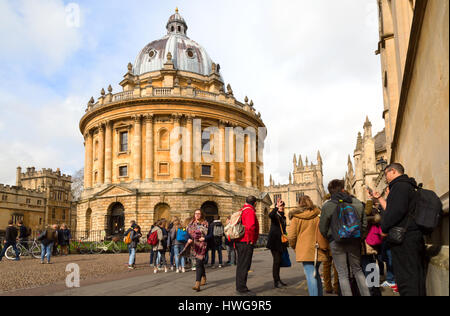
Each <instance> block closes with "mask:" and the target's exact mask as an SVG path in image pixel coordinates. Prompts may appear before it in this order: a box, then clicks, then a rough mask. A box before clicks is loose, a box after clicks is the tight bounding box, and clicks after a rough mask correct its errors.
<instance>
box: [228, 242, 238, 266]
mask: <svg viewBox="0 0 450 316" xmlns="http://www.w3.org/2000/svg"><path fill="white" fill-rule="evenodd" d="M227 253H228V262H229V263H230V264H236V249H234V247H233V245H227Z"/></svg>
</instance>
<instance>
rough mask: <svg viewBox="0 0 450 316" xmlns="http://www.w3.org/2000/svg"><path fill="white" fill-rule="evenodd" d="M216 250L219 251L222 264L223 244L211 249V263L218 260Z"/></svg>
mask: <svg viewBox="0 0 450 316" xmlns="http://www.w3.org/2000/svg"><path fill="white" fill-rule="evenodd" d="M216 251H217V252H218V253H219V264H220V265H222V246H215V247H214V248H213V249H211V264H214V263H215V262H216Z"/></svg>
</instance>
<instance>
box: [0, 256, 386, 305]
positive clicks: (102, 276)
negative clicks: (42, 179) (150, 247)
mask: <svg viewBox="0 0 450 316" xmlns="http://www.w3.org/2000/svg"><path fill="white" fill-rule="evenodd" d="M291 251H292V250H291ZM224 257H226V255H225V256H224ZM291 258H294V253H293V252H291ZM52 261H53V264H51V265H47V264H44V265H41V264H40V260H32V259H23V260H21V261H19V262H13V261H5V259H4V260H3V261H2V262H0V276H1V278H0V287H1V291H0V295H7V296H9V295H11V296H16V295H58V296H84V295H88V296H100V295H102V296H103V295H105V296H117V295H119V296H124V295H133V296H235V273H236V268H235V267H234V266H227V267H223V268H216V269H213V268H207V270H206V274H207V279H208V284H207V285H206V286H204V287H202V291H201V292H198V293H197V292H194V291H193V290H192V289H191V288H192V286H193V285H194V282H195V272H194V271H187V272H186V273H179V274H177V273H175V272H171V271H170V272H168V273H164V272H159V273H157V274H154V273H153V269H152V268H151V267H150V266H149V254H148V253H138V254H137V260H136V265H137V269H136V270H131V271H130V270H128V268H127V261H128V255H127V254H118V255H115V254H102V255H71V256H66V257H54V259H53V260H52ZM70 263H76V264H78V265H79V267H80V279H81V286H80V288H73V289H68V288H67V287H66V283H65V279H66V277H67V275H68V272H66V266H67V265H68V264H70ZM281 278H282V279H283V281H284V282H286V283H287V284H288V287H287V288H284V289H274V288H273V280H272V256H271V254H270V251H263V250H257V251H255V254H254V258H253V263H252V272H251V273H250V274H249V279H248V287H249V288H250V289H251V290H252V291H254V292H256V293H257V295H258V296H308V292H307V286H306V280H305V276H304V273H303V268H302V266H301V264H299V263H293V266H292V267H291V268H282V270H281ZM390 292H392V291H391V290H384V291H383V295H392V293H390Z"/></svg>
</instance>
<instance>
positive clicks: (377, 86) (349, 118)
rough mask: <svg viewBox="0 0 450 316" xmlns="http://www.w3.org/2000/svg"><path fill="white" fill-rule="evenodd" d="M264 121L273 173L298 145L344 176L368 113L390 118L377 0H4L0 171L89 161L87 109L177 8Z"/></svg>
mask: <svg viewBox="0 0 450 316" xmlns="http://www.w3.org/2000/svg"><path fill="white" fill-rule="evenodd" d="M176 7H178V8H179V10H180V11H179V12H180V14H181V15H182V16H183V17H184V19H185V20H186V22H187V24H188V27H189V29H188V32H187V35H188V37H189V38H191V39H193V40H194V41H196V42H197V43H199V44H200V45H201V46H203V47H204V48H205V49H206V51H207V52H208V54H209V55H210V57H211V58H212V59H213V61H214V62H215V63H218V64H220V65H221V70H220V71H221V73H222V77H223V78H224V80H225V85H227V84H231V86H232V88H233V92H234V95H235V97H236V98H237V99H238V100H240V101H241V102H242V101H243V100H244V98H245V96H248V98H249V99H251V100H253V102H254V104H255V108H256V111H257V112H261V115H262V119H263V121H264V123H265V124H266V126H267V129H268V136H267V140H266V146H265V153H264V172H265V181H266V184H268V182H269V176H270V175H272V177H273V179H274V180H275V182H276V183H281V184H285V183H288V179H289V172H291V171H292V168H293V165H292V161H293V156H294V154H297V155H302V157H303V159H305V158H306V157H308V159H309V161H310V162H311V161H312V162H313V163H316V161H317V151H318V150H320V153H321V156H322V158H323V168H324V183H325V186H326V184H327V183H328V181H330V180H332V179H334V178H343V177H344V175H345V172H346V170H347V159H348V155H349V154H350V155H351V156H352V155H353V151H354V148H355V145H356V137H357V134H358V132H363V124H364V121H365V118H366V116H368V117H369V119H370V120H371V122H372V124H373V135H375V134H376V133H377V132H379V131H381V130H382V129H383V128H384V121H383V119H382V110H383V99H382V84H381V66H380V58H379V56H376V55H375V50H376V48H377V43H378V20H377V16H378V12H377V6H376V1H375V0H340V1H335V0H315V1H309V0H278V1H273V0H245V1H241V0H239V1H238V0H226V1H215V0H214V1H211V0H209V1H206V0H189V1H187V0H184V1H181V0H178V1H172V0H169V1H156V0H129V1H126V2H124V1H120V0H110V1H103V0H98V1H88V0H83V1H62V0H0V38H1V39H2V40H1V42H0V95H1V97H0V148H2V149H1V151H0V183H4V184H14V183H15V172H16V168H17V167H18V166H21V167H22V169H24V168H26V167H31V166H34V167H36V168H37V169H41V168H53V169H54V170H56V168H60V169H61V171H62V172H63V173H65V174H74V173H75V172H76V171H78V170H79V169H81V168H83V165H84V145H83V137H82V135H81V133H80V130H79V121H80V118H81V117H82V116H83V114H84V113H85V109H86V104H87V102H88V101H89V99H90V98H91V96H93V97H94V99H97V98H98V97H99V96H100V91H101V89H102V88H105V90H106V88H107V87H108V85H110V84H111V85H112V87H113V89H114V92H113V93H117V92H120V91H121V87H120V86H119V85H118V83H119V82H120V81H121V80H122V79H123V75H124V74H125V73H126V71H127V64H128V63H129V62H131V63H134V60H135V58H136V56H137V55H138V54H139V52H140V50H141V49H142V48H143V47H144V46H145V45H146V44H148V43H150V42H152V41H153V40H157V39H159V38H161V37H163V36H164V35H165V34H166V29H165V26H166V23H167V20H168V18H169V16H170V15H171V14H173V13H174V11H175V8H176Z"/></svg>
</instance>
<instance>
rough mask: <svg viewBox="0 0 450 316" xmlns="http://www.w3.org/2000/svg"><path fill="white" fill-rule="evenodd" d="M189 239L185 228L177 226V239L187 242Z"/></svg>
mask: <svg viewBox="0 0 450 316" xmlns="http://www.w3.org/2000/svg"><path fill="white" fill-rule="evenodd" d="M188 239H189V236H188V232H187V230H186V229H185V228H178V230H177V241H179V242H183V243H185V242H187V241H188Z"/></svg>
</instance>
